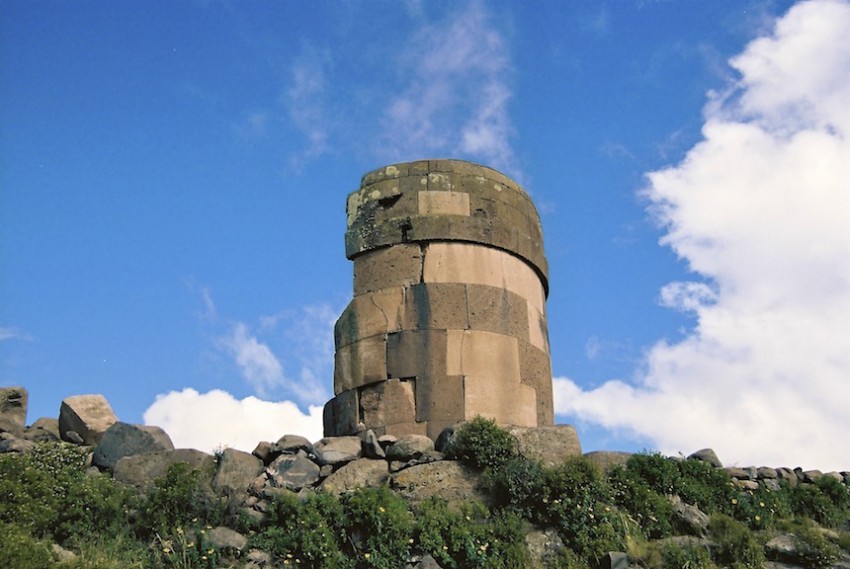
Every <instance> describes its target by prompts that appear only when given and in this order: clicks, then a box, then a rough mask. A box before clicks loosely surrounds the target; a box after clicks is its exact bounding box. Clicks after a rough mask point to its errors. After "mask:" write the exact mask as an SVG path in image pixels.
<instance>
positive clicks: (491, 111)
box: [382, 1, 515, 171]
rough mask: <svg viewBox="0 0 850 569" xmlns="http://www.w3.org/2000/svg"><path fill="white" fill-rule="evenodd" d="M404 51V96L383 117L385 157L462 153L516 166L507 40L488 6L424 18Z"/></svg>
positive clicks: (472, 4) (494, 163)
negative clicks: (510, 109) (511, 140)
mask: <svg viewBox="0 0 850 569" xmlns="http://www.w3.org/2000/svg"><path fill="white" fill-rule="evenodd" d="M423 20H424V18H423ZM402 54H403V55H402V58H401V64H402V69H401V71H402V75H403V76H404V84H403V86H402V87H401V94H400V95H398V96H397V97H395V98H394V99H392V100H391V101H390V102H389V104H388V105H387V108H386V111H385V112H384V117H383V120H382V126H383V128H384V131H385V132H386V133H387V137H388V140H387V141H385V144H384V145H383V146H382V148H383V150H382V151H383V152H388V153H390V154H391V155H390V156H387V157H386V158H387V159H393V160H395V159H410V158H411V156H420V157H428V156H433V155H435V154H442V153H445V154H452V155H456V154H462V155H465V156H469V157H470V158H474V159H478V160H481V161H483V162H486V163H487V164H490V165H492V166H494V167H496V168H501V169H503V170H506V171H509V170H511V169H513V168H514V167H515V164H514V162H515V158H514V152H513V149H512V147H511V144H510V137H511V134H512V127H511V123H510V117H509V115H508V103H509V101H510V98H511V95H512V93H511V90H510V86H509V78H510V75H511V67H510V58H509V52H508V45H507V41H506V37H505V30H503V29H499V28H498V27H497V26H496V25H495V23H494V21H493V18H491V16H490V14H489V13H488V12H487V10H486V6H485V5H484V4H483V3H481V2H476V1H472V2H469V3H467V4H465V5H463V6H461V7H459V8H458V9H456V10H452V11H451V12H450V13H448V14H446V16H445V18H444V19H442V20H440V21H437V22H434V21H425V23H423V24H422V26H421V28H420V29H419V30H418V32H416V33H415V34H413V36H412V38H411V40H410V42H409V44H408V45H407V46H406V47H405V48H404V49H403V50H402Z"/></svg>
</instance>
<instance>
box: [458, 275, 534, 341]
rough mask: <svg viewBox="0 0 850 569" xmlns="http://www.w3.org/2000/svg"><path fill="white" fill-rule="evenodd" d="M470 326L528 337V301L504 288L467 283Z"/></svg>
mask: <svg viewBox="0 0 850 569" xmlns="http://www.w3.org/2000/svg"><path fill="white" fill-rule="evenodd" d="M466 296H467V306H468V310H469V328H470V330H484V331H487V332H495V333H496V334H504V335H506V336H513V337H515V338H519V339H520V340H526V341H527V340H528V339H529V338H528V301H526V300H525V299H524V298H522V297H521V296H519V295H517V294H515V293H513V292H511V291H509V290H507V289H504V288H497V287H492V286H486V285H468V286H467V287H466Z"/></svg>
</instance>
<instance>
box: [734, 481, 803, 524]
mask: <svg viewBox="0 0 850 569" xmlns="http://www.w3.org/2000/svg"><path fill="white" fill-rule="evenodd" d="M733 506H734V509H733V514H734V517H735V519H737V520H738V521H741V522H744V523H745V524H747V525H748V526H750V528H752V529H754V530H763V529H768V528H771V527H773V526H774V525H776V522H777V521H778V520H780V519H782V518H785V517H789V516H790V515H791V514H792V513H791V509H790V507H789V494H788V488H787V486H783V487H781V488H780V489H779V490H771V489H770V488H767V487H766V486H759V488H758V489H757V490H747V491H746V492H739V493H738V497H737V498H735V499H734V500H733Z"/></svg>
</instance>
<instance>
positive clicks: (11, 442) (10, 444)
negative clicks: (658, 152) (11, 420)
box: [0, 437, 35, 454]
mask: <svg viewBox="0 0 850 569" xmlns="http://www.w3.org/2000/svg"><path fill="white" fill-rule="evenodd" d="M34 447H35V443H34V442H32V441H28V440H26V439H19V438H18V437H10V438H8V439H2V440H0V454H2V453H6V452H15V453H20V454H26V453H28V452H30V451H31V450H32V449H33V448H34Z"/></svg>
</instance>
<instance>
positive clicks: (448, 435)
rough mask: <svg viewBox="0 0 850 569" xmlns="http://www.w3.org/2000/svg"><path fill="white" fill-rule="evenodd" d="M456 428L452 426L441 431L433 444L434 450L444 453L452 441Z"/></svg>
mask: <svg viewBox="0 0 850 569" xmlns="http://www.w3.org/2000/svg"><path fill="white" fill-rule="evenodd" d="M457 427H458V425H452V426H450V427H446V428H445V429H443V430H442V431H441V432H440V434H439V435H437V440H436V441H435V442H434V448H435V449H436V450H438V451H440V452H442V453H444V452H446V450H447V449H448V448H449V447H450V446H451V444H452V441H453V440H454V437H455V429H456V428H457Z"/></svg>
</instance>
